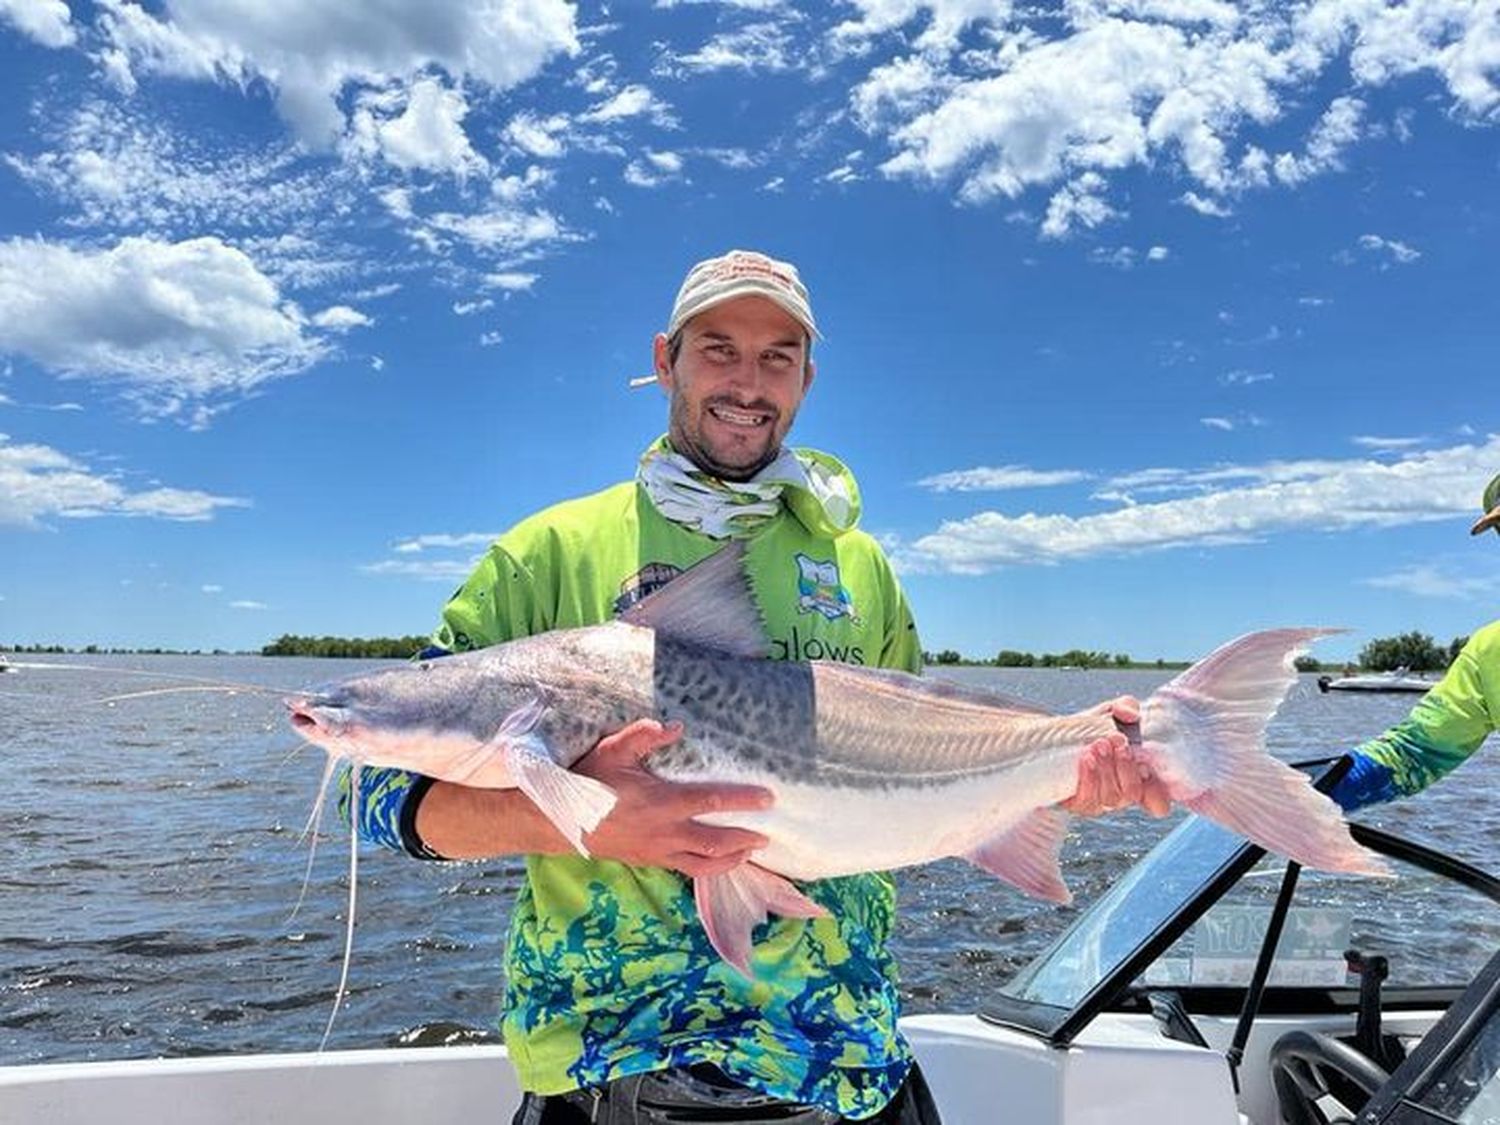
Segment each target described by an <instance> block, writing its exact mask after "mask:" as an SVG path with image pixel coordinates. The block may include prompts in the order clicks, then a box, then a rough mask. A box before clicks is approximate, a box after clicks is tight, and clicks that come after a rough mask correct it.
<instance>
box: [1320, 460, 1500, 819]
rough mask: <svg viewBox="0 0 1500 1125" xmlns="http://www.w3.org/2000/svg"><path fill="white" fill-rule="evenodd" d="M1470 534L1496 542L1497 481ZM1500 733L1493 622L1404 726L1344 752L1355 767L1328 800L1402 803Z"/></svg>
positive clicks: (1498, 626)
mask: <svg viewBox="0 0 1500 1125" xmlns="http://www.w3.org/2000/svg"><path fill="white" fill-rule="evenodd" d="M1482 510H1483V512H1484V514H1483V515H1482V516H1480V517H1479V519H1478V520H1477V521H1475V523H1474V526H1473V527H1471V528H1470V529H1469V533H1470V534H1471V535H1479V534H1481V533H1482V532H1484V531H1487V530H1490V529H1494V531H1495V532H1496V533H1497V534H1500V474H1497V475H1496V476H1495V477H1494V479H1492V480H1491V481H1490V483H1489V485H1488V486H1487V487H1486V488H1485V490H1484V497H1483V499H1482ZM1497 725H1500V621H1492V622H1490V623H1489V624H1488V625H1486V626H1484V628H1482V629H1480V630H1479V631H1478V632H1476V633H1475V634H1474V635H1473V636H1472V637H1470V638H1469V640H1468V643H1466V644H1465V645H1464V647H1463V649H1462V650H1461V651H1460V652H1459V654H1458V655H1457V656H1456V657H1454V660H1453V663H1452V664H1450V665H1449V666H1448V671H1447V672H1446V673H1445V674H1444V676H1443V678H1442V679H1441V680H1439V681H1438V682H1437V683H1436V684H1435V685H1433V687H1432V690H1431V691H1429V692H1427V694H1425V695H1424V696H1422V698H1421V699H1420V700H1418V701H1417V705H1416V706H1415V707H1413V708H1412V710H1411V713H1410V714H1408V715H1407V717H1406V718H1405V719H1403V720H1402V721H1401V722H1399V723H1397V724H1396V725H1395V726H1393V727H1391V728H1390V729H1389V730H1387V731H1385V732H1384V733H1382V734H1379V735H1376V736H1375V737H1374V738H1372V739H1370V740H1369V741H1368V742H1365V743H1362V744H1361V745H1359V746H1357V747H1356V748H1355V749H1353V750H1352V751H1350V756H1351V757H1353V759H1354V764H1353V766H1352V767H1351V768H1350V770H1349V772H1348V773H1347V774H1345V775H1344V777H1343V778H1342V779H1341V780H1340V781H1339V783H1338V785H1336V786H1335V787H1334V790H1333V793H1332V796H1333V799H1334V800H1336V801H1338V803H1339V804H1341V805H1342V806H1343V807H1344V808H1345V809H1349V810H1352V809H1357V808H1362V807H1364V806H1365V805H1371V804H1375V803H1377V802H1380V801H1391V800H1395V799H1396V798H1398V797H1409V796H1411V795H1412V794H1413V793H1419V792H1421V791H1422V790H1423V789H1426V788H1427V787H1428V786H1429V785H1431V784H1432V783H1433V782H1435V781H1437V780H1438V779H1439V778H1440V777H1442V776H1444V775H1445V774H1447V773H1449V772H1450V771H1451V770H1454V769H1456V768H1457V767H1458V766H1460V765H1462V764H1463V763H1464V762H1465V761H1467V760H1468V758H1469V756H1470V755H1471V754H1473V753H1474V751H1476V750H1478V749H1479V747H1480V746H1481V745H1482V744H1483V742H1484V740H1485V739H1486V738H1487V737H1488V736H1489V735H1490V734H1491V733H1492V732H1493V731H1494V730H1495V729H1496V727H1497Z"/></svg>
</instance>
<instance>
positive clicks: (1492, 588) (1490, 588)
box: [1364, 564, 1500, 601]
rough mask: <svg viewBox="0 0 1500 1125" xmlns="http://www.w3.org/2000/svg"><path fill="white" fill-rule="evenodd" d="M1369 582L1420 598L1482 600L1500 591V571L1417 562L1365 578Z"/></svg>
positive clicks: (1366, 583) (1366, 582)
mask: <svg viewBox="0 0 1500 1125" xmlns="http://www.w3.org/2000/svg"><path fill="white" fill-rule="evenodd" d="M1364 584H1365V585H1366V586H1374V587H1375V588H1376V589H1379V590H1399V591H1401V592H1402V593H1406V594H1415V595H1416V596H1417V597H1419V598H1463V599H1465V600H1472V601H1478V600H1479V599H1481V598H1492V597H1494V595H1495V594H1497V593H1500V575H1489V576H1482V575H1481V576H1476V575H1474V574H1471V573H1467V572H1465V573H1463V574H1453V573H1451V572H1449V571H1446V570H1443V569H1441V568H1439V567H1436V566H1432V565H1430V564H1417V565H1414V566H1408V567H1405V568H1403V569H1401V570H1397V571H1392V572H1391V573H1390V574H1381V575H1377V576H1376V577H1374V578H1366V579H1364Z"/></svg>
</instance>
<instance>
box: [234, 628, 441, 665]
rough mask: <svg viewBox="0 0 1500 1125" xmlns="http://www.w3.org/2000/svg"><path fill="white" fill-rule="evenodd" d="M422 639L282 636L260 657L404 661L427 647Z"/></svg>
mask: <svg viewBox="0 0 1500 1125" xmlns="http://www.w3.org/2000/svg"><path fill="white" fill-rule="evenodd" d="M427 644H428V640H427V638H426V637H421V636H411V637H298V636H294V635H292V634H291V633H284V634H282V635H281V636H280V637H277V638H276V640H274V641H272V642H271V643H270V644H268V645H266V646H265V647H264V648H262V649H261V650H260V654H261V655H262V656H351V657H359V658H360V659H364V660H378V659H382V658H386V657H389V658H391V659H397V660H404V659H406V658H407V657H410V656H415V655H416V654H417V653H419V652H421V651H422V650H423V649H424V648H426V647H427Z"/></svg>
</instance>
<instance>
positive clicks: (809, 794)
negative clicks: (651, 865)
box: [698, 753, 1077, 879]
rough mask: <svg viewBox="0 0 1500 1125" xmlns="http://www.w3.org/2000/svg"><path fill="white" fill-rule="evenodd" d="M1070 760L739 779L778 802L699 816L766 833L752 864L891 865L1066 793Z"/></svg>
mask: <svg viewBox="0 0 1500 1125" xmlns="http://www.w3.org/2000/svg"><path fill="white" fill-rule="evenodd" d="M1076 761H1077V754H1076V753H1073V754H1069V755H1062V754H1059V755H1048V756H1046V757H1045V758H1042V759H1037V760H1033V761H1031V762H1028V763H1026V764H1024V765H1020V766H1017V767H1014V768H1008V769H1004V770H1000V771H996V772H992V773H984V774H973V775H970V776H967V777H963V778H956V779H952V780H946V781H941V782H937V783H931V784H912V785H901V784H893V785H891V786H889V787H884V788H876V787H868V786H862V787H858V788H830V787H828V786H823V785H804V784H799V783H796V782H786V781H781V780H777V779H775V778H771V777H759V778H757V777H743V778H736V780H737V781H741V780H742V781H745V782H748V783H749V784H754V785H764V786H766V787H767V788H768V789H771V790H772V791H774V792H775V794H776V803H775V804H774V805H773V806H772V807H771V808H770V809H767V810H766V811H764V812H759V813H745V812H737V813H717V814H713V815H711V816H703V817H699V818H698V819H700V820H702V821H703V822H705V823H711V824H732V825H736V826H739V827H743V828H750V829H754V830H755V831H757V832H762V833H764V834H765V835H767V836H769V837H770V839H771V843H770V846H768V847H767V848H765V849H763V850H762V851H760V852H758V853H756V856H755V862H756V863H758V864H760V865H761V866H762V867H765V868H768V869H769V870H771V871H775V872H777V873H778V874H781V875H785V876H787V877H788V878H791V879H825V878H828V877H830V876H834V875H852V874H854V873H856V872H861V871H890V870H894V869H896V868H900V867H911V866H914V865H916V864H919V863H927V862H930V861H931V860H934V859H941V858H942V857H944V856H955V855H962V854H964V853H965V852H967V851H969V850H971V849H972V848H974V847H976V846H978V845H979V844H980V843H981V842H983V841H985V840H987V839H989V838H990V837H991V836H994V835H996V834H997V833H999V832H1003V831H1005V830H1007V829H1008V828H1011V827H1012V826H1014V825H1015V824H1017V823H1019V822H1020V821H1021V820H1022V819H1023V818H1024V817H1025V816H1026V815H1027V814H1028V813H1030V812H1031V811H1032V810H1034V809H1038V808H1042V807H1045V806H1047V805H1052V804H1056V803H1057V802H1058V801H1061V800H1064V799H1065V798H1067V797H1068V796H1069V795H1070V794H1071V793H1072V792H1073V790H1074V788H1075V784H1076V780H1077V777H1076V770H1077V766H1076Z"/></svg>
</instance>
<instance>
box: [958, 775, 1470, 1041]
mask: <svg viewBox="0 0 1500 1125" xmlns="http://www.w3.org/2000/svg"><path fill="white" fill-rule="evenodd" d="M1336 772H1341V771H1335V770H1330V771H1328V772H1327V773H1325V774H1323V775H1322V776H1321V777H1320V778H1319V779H1318V786H1319V788H1323V787H1324V786H1328V785H1331V784H1332V781H1333V780H1334V775H1335V773H1336ZM1349 827H1350V832H1351V834H1352V835H1353V837H1354V839H1355V840H1357V841H1358V842H1359V843H1361V844H1363V845H1365V846H1366V847H1369V848H1372V849H1373V850H1375V851H1377V852H1379V853H1381V854H1382V855H1386V856H1389V857H1390V858H1392V859H1398V860H1402V861H1404V862H1406V863H1410V864H1412V865H1413V866H1415V867H1418V868H1421V869H1423V870H1426V871H1428V872H1430V873H1432V874H1435V875H1440V876H1443V877H1445V878H1448V879H1451V880H1453V881H1455V882H1457V883H1459V884H1461V885H1463V886H1466V887H1468V888H1470V889H1471V890H1474V891H1476V892H1478V893H1479V894H1482V895H1484V896H1486V897H1487V898H1489V899H1491V900H1492V901H1494V902H1496V903H1497V904H1500V878H1496V877H1495V876H1494V875H1491V874H1489V873H1488V872H1486V871H1483V870H1481V869H1480V868H1477V867H1474V866H1473V865H1471V864H1468V863H1465V862H1464V861H1462V860H1459V859H1456V858H1455V857H1453V856H1451V855H1448V854H1446V853H1444V852H1440V851H1438V850H1437V849H1435V848H1432V847H1429V846H1426V845H1423V844H1418V843H1416V842H1415V841H1412V840H1408V839H1405V838H1403V837H1400V836H1395V835H1392V834H1391V833H1388V832H1384V831H1381V830H1380V829H1376V828H1372V827H1370V826H1368V825H1364V824H1359V823H1351V824H1350V826H1349ZM1222 833H1224V830H1223V829H1221V828H1219V827H1218V826H1217V825H1214V824H1213V823H1212V822H1210V821H1206V820H1204V819H1203V818H1201V817H1196V816H1194V817H1190V818H1188V819H1187V820H1185V821H1184V822H1183V823H1182V824H1180V825H1178V826H1177V827H1176V828H1174V829H1173V830H1172V831H1171V832H1170V833H1168V834H1167V835H1166V836H1165V837H1164V838H1163V839H1162V840H1161V841H1160V842H1159V843H1158V844H1157V845H1156V846H1155V847H1154V848H1152V849H1151V851H1150V852H1148V853H1147V854H1146V855H1145V856H1144V857H1143V858H1142V859H1141V860H1139V861H1138V862H1137V863H1136V865H1135V866H1134V867H1133V868H1132V869H1131V871H1130V873H1129V875H1128V876H1127V877H1126V878H1123V879H1121V880H1120V881H1119V882H1117V883H1116V884H1115V885H1114V886H1113V887H1111V888H1110V889H1109V890H1108V891H1107V892H1105V894H1103V895H1101V896H1100V897H1099V898H1098V899H1096V900H1095V901H1094V902H1093V903H1092V904H1091V905H1090V906H1089V908H1088V909H1087V910H1086V911H1084V912H1083V914H1081V915H1080V916H1079V917H1078V918H1077V919H1076V920H1075V921H1074V922H1073V924H1072V925H1071V926H1069V927H1068V928H1067V929H1066V930H1065V931H1063V933H1062V934H1060V935H1059V936H1058V938H1057V939H1056V940H1055V941H1054V942H1053V943H1052V944H1051V945H1050V946H1048V948H1047V949H1046V950H1044V951H1043V952H1042V953H1040V954H1038V955H1037V957H1036V958H1034V959H1033V960H1032V961H1031V962H1030V963H1029V964H1028V965H1027V966H1026V967H1025V968H1023V969H1022V970H1021V971H1020V972H1019V973H1017V974H1016V975H1015V976H1014V977H1012V978H1011V979H1010V980H1009V981H1007V982H1006V983H1005V984H1004V985H1002V986H1001V987H1000V989H999V991H998V993H997V994H996V995H995V996H993V997H992V998H991V999H990V1000H989V1001H988V1002H987V1003H986V1004H985V1005H984V1007H983V1008H981V1009H980V1011H979V1017H980V1019H982V1020H984V1021H985V1022H987V1023H992V1024H997V1025H1000V1026H1003V1027H1008V1028H1013V1029H1015V1030H1017V1031H1023V1032H1026V1033H1028V1034H1031V1035H1035V1036H1038V1037H1039V1038H1042V1039H1045V1040H1046V1041H1047V1042H1048V1043H1050V1044H1052V1045H1053V1046H1057V1047H1063V1046H1066V1045H1067V1044H1069V1043H1071V1042H1072V1041H1073V1039H1075V1038H1076V1037H1077V1036H1078V1034H1079V1033H1080V1032H1082V1031H1083V1029H1084V1028H1086V1027H1087V1026H1088V1025H1089V1023H1090V1022H1091V1021H1092V1020H1093V1019H1094V1017H1095V1016H1097V1015H1098V1014H1099V1013H1100V1012H1101V1011H1104V1010H1105V1009H1106V1008H1109V1007H1111V1006H1113V1005H1115V1004H1116V1003H1117V1002H1118V1001H1119V1000H1120V999H1121V998H1122V997H1123V996H1124V995H1125V994H1126V993H1127V992H1129V991H1130V989H1131V987H1132V985H1133V983H1134V982H1135V981H1136V980H1137V979H1138V978H1139V977H1140V976H1141V974H1142V973H1144V972H1145V970H1146V968H1147V967H1148V966H1149V965H1150V964H1151V963H1152V962H1153V961H1155V960H1156V959H1157V958H1159V957H1160V956H1162V954H1164V953H1165V952H1166V951H1167V950H1168V949H1169V948H1171V946H1172V945H1173V944H1174V943H1175V942H1176V941H1177V940H1178V939H1179V938H1180V937H1181V936H1182V935H1183V934H1184V933H1186V932H1187V930H1188V928H1189V927H1191V926H1192V925H1193V924H1194V923H1195V922H1196V921H1197V920H1198V919H1199V918H1200V917H1202V916H1203V915H1204V914H1205V913H1207V912H1208V910H1209V908H1210V907H1212V906H1213V905H1214V904H1215V903H1216V902H1218V901H1219V899H1221V898H1222V897H1224V895H1225V894H1226V893H1227V892H1228V891H1229V889H1230V888H1231V887H1233V886H1234V885H1235V884H1236V883H1238V882H1239V880H1240V879H1241V878H1242V877H1243V876H1244V875H1245V873H1246V872H1247V871H1249V870H1250V869H1251V868H1252V867H1254V866H1255V865H1256V864H1257V863H1258V862H1259V861H1260V860H1261V859H1262V858H1263V857H1264V856H1265V854H1266V851H1265V849H1264V848H1262V847H1260V846H1259V845H1257V844H1252V843H1250V842H1249V841H1247V840H1242V841H1240V842H1239V844H1238V846H1236V847H1234V848H1233V850H1231V851H1230V852H1228V853H1227V854H1226V855H1225V858H1224V859H1223V860H1222V861H1221V862H1220V863H1218V864H1217V865H1216V866H1215V867H1214V868H1213V869H1212V870H1211V871H1210V872H1209V873H1208V874H1207V875H1206V876H1205V877H1204V878H1202V879H1201V880H1199V881H1198V882H1197V884H1196V885H1194V886H1193V887H1192V888H1191V889H1190V890H1188V891H1187V892H1186V893H1184V894H1183V895H1182V896H1181V897H1180V898H1179V900H1178V901H1177V903H1176V904H1175V905H1170V904H1169V905H1168V907H1167V908H1166V910H1165V911H1160V910H1158V911H1155V912H1154V913H1153V912H1144V913H1146V914H1147V915H1148V916H1154V917H1157V919H1158V920H1157V921H1156V923H1155V924H1154V925H1151V926H1150V928H1149V929H1145V930H1144V932H1143V933H1141V934H1140V936H1139V937H1138V938H1137V939H1136V940H1135V941H1134V942H1133V943H1132V944H1130V945H1128V946H1127V947H1126V949H1125V951H1124V952H1123V953H1121V954H1120V955H1119V956H1116V957H1113V958H1112V959H1111V961H1110V962H1109V963H1108V964H1106V965H1103V966H1101V968H1100V970H1099V972H1098V973H1097V974H1096V976H1095V979H1094V981H1093V983H1092V984H1091V985H1088V986H1086V987H1083V988H1081V989H1080V990H1079V991H1078V992H1077V993H1076V994H1075V996H1074V998H1073V999H1072V1001H1071V1003H1067V1004H1056V1003H1049V1002H1046V1001H1044V1000H1041V999H1037V998H1035V997H1031V996H1026V995H1025V992H1026V990H1027V989H1028V987H1029V986H1030V985H1031V984H1032V982H1034V981H1036V980H1038V979H1040V978H1043V977H1044V975H1045V974H1046V972H1047V970H1048V968H1049V967H1050V966H1051V965H1052V964H1053V963H1054V962H1057V961H1061V960H1062V959H1063V958H1064V957H1065V956H1067V955H1069V954H1070V952H1071V951H1074V950H1077V949H1078V948H1081V947H1083V946H1084V945H1086V944H1088V943H1090V942H1092V943H1094V945H1095V946H1096V947H1097V948H1100V949H1103V948H1106V944H1105V942H1104V941H1103V936H1104V935H1105V934H1106V933H1108V932H1109V929H1110V926H1111V923H1112V921H1114V920H1115V919H1117V918H1118V917H1120V916H1121V915H1122V914H1128V913H1129V911H1128V910H1122V907H1125V906H1126V905H1127V904H1128V903H1130V902H1131V901H1132V896H1135V898H1136V899H1139V898H1140V896H1141V895H1143V894H1145V893H1149V889H1154V888H1158V887H1160V886H1161V885H1162V884H1163V883H1164V882H1165V881H1166V880H1164V879H1162V878H1154V877H1152V872H1153V870H1160V869H1162V868H1163V865H1165V864H1169V863H1172V862H1175V861H1176V857H1177V856H1179V855H1181V854H1184V847H1185V843H1184V838H1187V839H1186V846H1187V853H1186V854H1192V853H1193V851H1194V847H1193V845H1194V841H1193V840H1192V837H1193V836H1195V835H1208V834H1222ZM1283 870H1284V867H1283ZM1091 935H1097V936H1091ZM1325 991H1326V990H1325Z"/></svg>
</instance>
